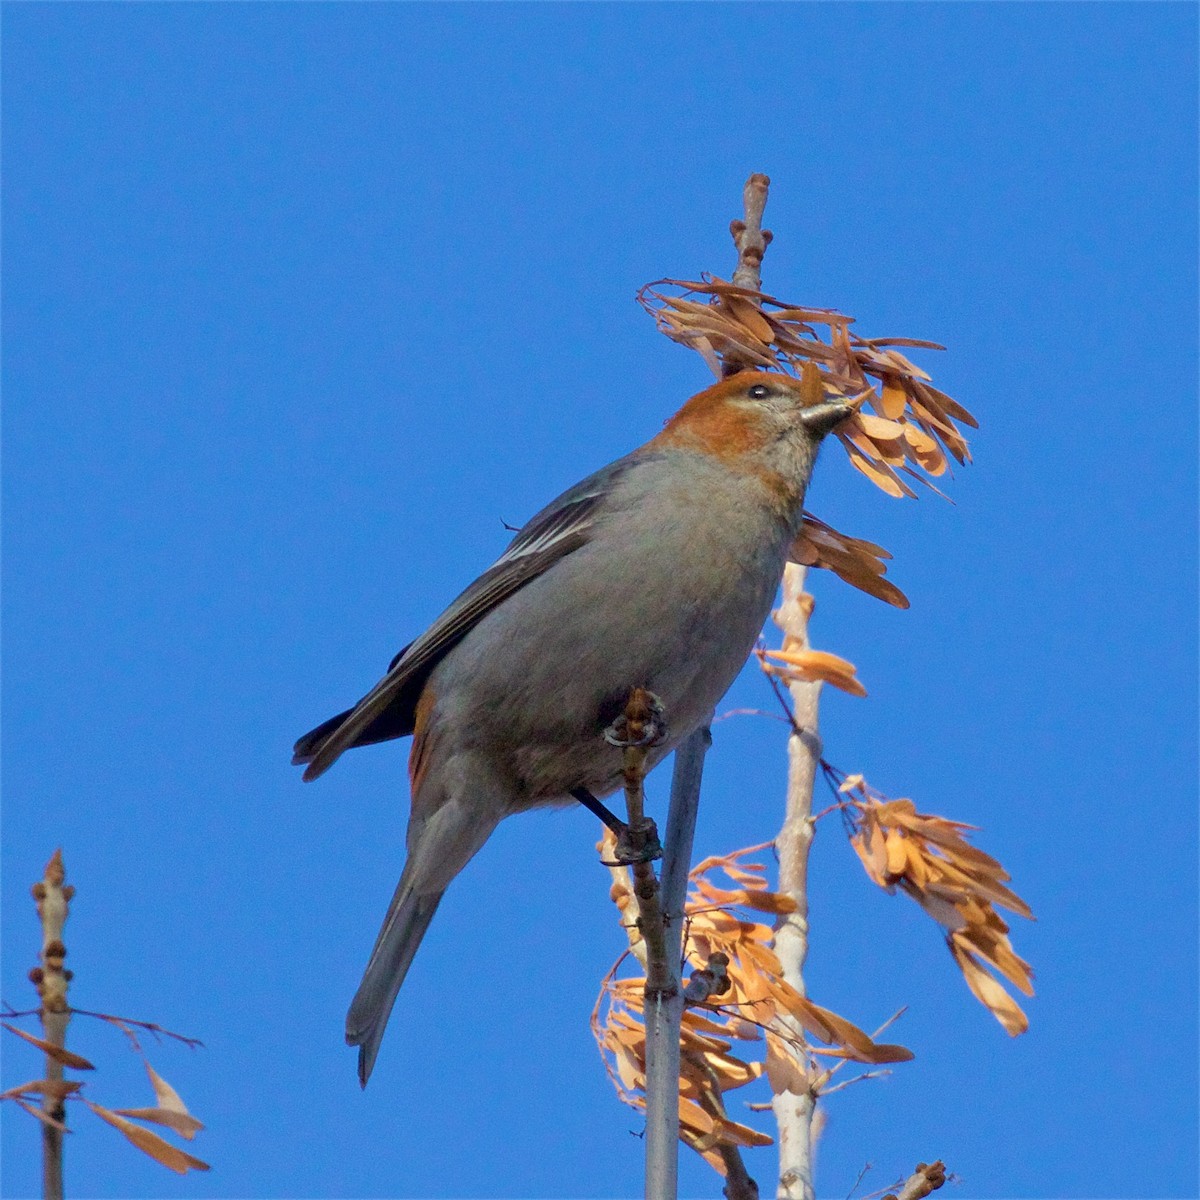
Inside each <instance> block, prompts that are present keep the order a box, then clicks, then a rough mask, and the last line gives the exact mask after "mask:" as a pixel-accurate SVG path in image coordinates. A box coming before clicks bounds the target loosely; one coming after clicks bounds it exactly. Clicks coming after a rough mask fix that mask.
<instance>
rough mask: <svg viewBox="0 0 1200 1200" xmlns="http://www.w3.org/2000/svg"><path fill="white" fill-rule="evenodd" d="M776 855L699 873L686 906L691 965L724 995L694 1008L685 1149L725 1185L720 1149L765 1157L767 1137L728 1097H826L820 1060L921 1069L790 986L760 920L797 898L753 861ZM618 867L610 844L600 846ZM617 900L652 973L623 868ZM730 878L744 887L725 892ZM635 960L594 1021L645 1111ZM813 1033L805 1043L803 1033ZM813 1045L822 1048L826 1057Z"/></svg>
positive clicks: (612, 1070)
mask: <svg viewBox="0 0 1200 1200" xmlns="http://www.w3.org/2000/svg"><path fill="white" fill-rule="evenodd" d="M765 848H766V847H764V846H752V847H750V848H749V849H746V850H738V851H735V852H734V853H733V854H727V855H722V856H720V857H714V858H707V859H705V860H704V861H703V862H701V863H699V864H698V865H697V866H696V867H695V868H693V870H692V871H691V873H690V876H689V880H690V887H689V892H688V899H687V905H686V925H685V931H686V936H685V945H684V948H685V953H686V957H687V962H688V964H689V966H690V967H691V968H692V969H693V971H695V972H696V973H697V974H699V975H701V976H703V975H704V974H705V973H711V972H712V970H713V964H714V963H715V964H717V965H718V966H719V967H720V969H721V972H722V973H723V980H722V984H723V986H724V985H727V986H724V990H723V991H722V992H720V993H719V994H717V995H715V996H713V997H712V998H711V999H712V1000H714V1001H716V1003H707V1004H704V1005H697V1006H695V1007H689V1008H687V1009H686V1010H685V1012H684V1014H683V1025H682V1029H681V1031H680V1063H681V1065H680V1102H679V1120H680V1131H679V1136H680V1137H681V1139H682V1140H683V1141H684V1142H686V1143H687V1145H689V1146H691V1147H692V1148H693V1149H694V1150H696V1151H697V1152H698V1153H699V1154H701V1155H703V1157H704V1158H705V1159H706V1160H707V1161H708V1162H709V1163H710V1164H711V1165H712V1166H713V1167H714V1168H715V1169H716V1170H717V1171H718V1172H720V1173H721V1174H724V1173H725V1162H724V1159H723V1158H722V1155H721V1153H720V1147H721V1146H722V1145H725V1146H766V1145H770V1144H771V1141H772V1139H771V1138H770V1136H769V1135H767V1134H765V1133H762V1132H760V1131H759V1130H756V1129H753V1128H751V1127H750V1126H748V1125H745V1124H742V1123H741V1122H739V1121H735V1120H734V1119H733V1118H732V1117H730V1116H729V1114H728V1112H727V1111H726V1108H725V1103H724V1095H725V1093H726V1092H729V1091H731V1090H733V1089H734V1088H738V1087H742V1086H743V1085H745V1084H747V1083H750V1082H751V1081H752V1080H755V1079H758V1078H759V1077H760V1076H762V1075H763V1074H764V1073H765V1074H767V1075H768V1077H770V1078H771V1079H772V1082H784V1083H786V1084H787V1085H788V1086H791V1085H794V1087H792V1090H795V1091H797V1092H803V1091H805V1090H811V1091H812V1092H813V1093H814V1094H817V1093H819V1091H820V1089H821V1086H822V1084H823V1083H824V1082H825V1080H826V1079H827V1078H828V1076H827V1073H826V1072H827V1068H826V1067H823V1066H822V1065H821V1064H820V1063H819V1062H818V1060H817V1059H816V1057H815V1056H816V1055H823V1056H827V1057H829V1058H833V1059H851V1060H854V1061H857V1062H865V1063H886V1062H900V1061H904V1060H906V1059H909V1058H911V1057H912V1055H911V1054H910V1052H909V1051H908V1050H906V1049H905V1048H904V1047H903V1046H895V1045H887V1044H882V1043H877V1042H875V1041H874V1040H873V1039H872V1038H871V1037H870V1036H869V1035H868V1034H867V1033H865V1032H864V1031H863V1030H862V1029H860V1028H859V1027H858V1026H857V1025H854V1024H853V1023H852V1022H850V1021H847V1020H846V1019H845V1018H844V1017H841V1016H838V1014H837V1013H834V1012H831V1011H830V1010H829V1009H827V1008H822V1007H821V1006H820V1005H818V1004H814V1003H813V1002H812V1001H811V1000H808V999H807V998H806V997H804V996H802V995H800V993H799V992H797V991H796V989H795V988H793V987H792V986H791V985H790V984H788V983H787V982H785V980H784V978H783V968H782V967H781V965H780V962H779V959H778V957H777V956H776V954H775V951H774V949H773V941H774V932H773V930H772V929H771V927H770V926H769V925H766V924H763V923H761V922H760V921H758V920H756V919H755V917H754V914H768V915H771V916H779V915H781V914H784V913H789V912H792V911H793V910H794V907H795V904H794V901H792V900H791V899H790V898H789V897H787V896H784V895H781V894H780V893H778V892H773V891H771V890H770V889H769V888H768V887H767V881H766V874H765V867H764V866H763V864H761V863H755V862H750V861H747V860H748V858H749V857H750V856H751V855H753V854H756V853H758V852H760V851H762V850H764V849H765ZM600 852H601V857H602V858H605V859H611V857H612V843H611V841H609V840H608V838H606V840H605V841H604V842H602V843H601V844H600ZM612 870H613V879H614V883H613V888H612V892H611V895H612V899H613V902H614V903H615V904H616V906H617V908H618V910H619V911H620V913H621V919H622V923H623V925H624V928H625V931H626V934H627V935H628V937H629V942H630V949H629V951H628V954H631V955H632V956H633V957H634V958H635V959H639V960H642V961H644V947H643V946H642V943H641V935H640V933H639V932H638V930H637V927H636V920H637V905H636V902H635V900H634V898H633V891H632V884H631V881H630V879H629V875H628V872H627V871H626V870H625V869H624V868H613V869H612ZM718 872H721V873H723V874H724V876H726V877H727V878H728V880H729V881H731V882H732V884H733V885H734V886H733V887H727V886H719V885H718V883H717V882H716V881H715V879H714V876H715V875H716V874H717V873H718ZM625 958H626V955H622V958H621V959H619V960H618V961H617V963H615V964H614V966H613V968H612V970H611V971H610V972H609V974H608V976H607V978H606V979H605V981H604V983H603V985H602V987H601V991H600V996H599V997H598V999H597V1001H596V1008H595V1010H594V1012H593V1014H592V1031H593V1033H594V1034H595V1036H596V1040H597V1042H598V1044H599V1046H600V1051H601V1054H602V1056H603V1057H604V1061H605V1065H606V1067H607V1068H608V1071H609V1075H610V1077H611V1079H612V1081H613V1084H614V1086H615V1087H616V1089H617V1093H618V1094H619V1095H620V1097H621V1098H622V1099H623V1100H624V1101H625V1102H626V1103H627V1104H630V1105H632V1106H633V1107H635V1108H639V1109H640V1108H644V1106H645V1098H644V1089H645V1083H646V1059H645V1054H646V1034H645V1026H644V1023H643V1015H642V999H643V989H644V987H645V982H646V981H645V979H644V977H640V976H638V977H625V978H618V974H617V972H618V970H619V968H620V966H621V964H622V962H623V961H624V959H625ZM797 1028H799V1029H801V1030H803V1031H804V1036H803V1037H798V1036H797V1034H796V1032H795V1030H796V1029H797ZM738 1042H740V1043H743V1044H752V1043H755V1042H758V1043H764V1042H765V1047H764V1052H763V1053H762V1055H761V1060H750V1059H749V1058H747V1057H742V1056H743V1055H745V1054H746V1053H747V1051H746V1050H739V1051H738V1052H736V1053H735V1052H734V1044H735V1043H738ZM813 1042H821V1043H824V1045H821V1046H816V1045H813V1044H812V1043H813Z"/></svg>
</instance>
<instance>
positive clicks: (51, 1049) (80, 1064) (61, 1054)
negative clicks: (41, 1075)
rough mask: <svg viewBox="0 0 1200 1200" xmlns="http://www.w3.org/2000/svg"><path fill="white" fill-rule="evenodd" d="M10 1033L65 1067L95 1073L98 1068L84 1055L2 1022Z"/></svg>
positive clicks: (0, 1022) (0, 1023)
mask: <svg viewBox="0 0 1200 1200" xmlns="http://www.w3.org/2000/svg"><path fill="white" fill-rule="evenodd" d="M0 1025H3V1026H4V1028H5V1029H7V1030H8V1032H9V1033H15V1034H16V1035H17V1037H19V1038H24V1039H25V1040H26V1041H27V1042H28V1043H29V1044H30V1045H31V1046H36V1047H37V1048H38V1049H39V1050H44V1051H45V1052H46V1053H47V1054H48V1055H49V1056H50V1057H51V1058H53V1059H54V1060H55V1061H56V1062H60V1063H62V1065H63V1066H64V1067H73V1068H74V1069H75V1070H76V1071H94V1070H95V1069H96V1068H95V1067H94V1066H93V1065H92V1064H91V1063H90V1062H88V1060H87V1059H86V1058H84V1057H83V1056H82V1055H79V1054H74V1053H72V1052H71V1051H70V1050H64V1049H63V1047H62V1046H56V1045H54V1043H53V1042H47V1041H44V1040H43V1039H42V1038H40V1037H34V1036H33V1034H32V1033H26V1032H25V1030H23V1029H18V1028H17V1027H16V1026H15V1025H10V1024H9V1023H8V1022H7V1021H0Z"/></svg>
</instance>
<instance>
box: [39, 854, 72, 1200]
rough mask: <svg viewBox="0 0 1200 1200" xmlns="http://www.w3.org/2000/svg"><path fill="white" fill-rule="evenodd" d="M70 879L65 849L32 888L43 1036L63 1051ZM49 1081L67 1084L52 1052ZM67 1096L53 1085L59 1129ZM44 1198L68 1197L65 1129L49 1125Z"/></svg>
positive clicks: (45, 1128) (52, 1106)
mask: <svg viewBox="0 0 1200 1200" xmlns="http://www.w3.org/2000/svg"><path fill="white" fill-rule="evenodd" d="M66 878H67V872H66V868H65V867H64V866H63V860H62V850H61V849H59V850H55V852H54V854H53V855H52V856H51V858H50V861H49V862H48V863H47V864H46V871H45V875H44V877H43V878H42V879H41V880H39V881H38V882H37V883H35V884H34V885H33V898H34V900H35V901H36V902H37V912H38V916H39V917H40V918H41V922H42V952H41V955H40V958H41V965H40V966H37V967H34V968H33V970H32V971H30V972H29V978H30V980H31V981H32V982H33V984H34V985H35V986H36V987H37V990H38V996H39V997H40V998H41V1002H42V1036H43V1037H44V1039H45V1040H46V1041H47V1042H50V1043H51V1045H54V1046H57V1047H59V1049H64V1048H65V1047H66V1040H67V1022H68V1021H70V1019H71V1013H70V1009H69V1008H68V1006H67V984H68V983H69V982H70V979H71V972H70V971H67V970H64V969H63V960H64V959H65V958H66V956H67V949H66V946H65V945H64V944H63V926H64V925H65V924H66V922H67V916H68V913H69V909H70V903H71V897H72V896H74V895H75V889H74V888H73V887H71V886H70V884H66ZM64 884H65V886H64ZM46 1079H47V1081H48V1082H49V1083H50V1084H51V1085H53V1084H56V1083H57V1084H61V1083H62V1081H63V1065H62V1063H61V1062H60V1061H59V1060H58V1059H57V1058H55V1057H54V1056H53V1055H51V1054H47V1055H46ZM63 1095H64V1093H63V1090H62V1088H55V1087H54V1086H50V1087H47V1088H46V1091H45V1093H44V1095H43V1099H42V1110H43V1112H45V1114H46V1115H47V1116H48V1117H50V1118H52V1119H53V1120H54V1121H55V1122H57V1123H58V1125H59V1126H61V1125H62V1124H63V1120H64V1117H65V1115H66V1114H65V1111H64V1105H63ZM42 1194H43V1196H44V1197H45V1200H62V1194H63V1144H62V1129H61V1128H55V1126H53V1125H51V1124H50V1123H49V1122H47V1121H43V1122H42Z"/></svg>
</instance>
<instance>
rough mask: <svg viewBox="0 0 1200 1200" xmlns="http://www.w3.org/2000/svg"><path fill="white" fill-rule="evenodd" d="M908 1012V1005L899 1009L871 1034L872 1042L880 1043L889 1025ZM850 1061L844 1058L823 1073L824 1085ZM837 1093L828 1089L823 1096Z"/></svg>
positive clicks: (823, 1090) (823, 1092)
mask: <svg viewBox="0 0 1200 1200" xmlns="http://www.w3.org/2000/svg"><path fill="white" fill-rule="evenodd" d="M906 1012H908V1005H907V1004H902V1005H901V1006H900V1007H899V1008H898V1009H896V1011H895V1012H894V1013H892V1015H891V1016H890V1017H888V1019H887V1020H886V1021H884V1023H883V1024H882V1025H880V1027H879V1028H878V1029H876V1030H875V1032H874V1033H872V1034H871V1041H873V1042H876V1041H878V1040H879V1036H880V1034H882V1033H883V1032H884V1030H886V1029H887V1028H888V1026H889V1025H893V1024H894V1023H895V1022H896V1021H898V1020H900V1018H901V1017H902V1016H904V1014H905V1013H906ZM850 1061H851V1060H850V1059H848V1058H843V1059H842V1061H841V1062H838V1063H834V1065H833V1066H832V1067H829V1068H828V1069H827V1070H826V1071H825V1072H824V1073H823V1075H822V1077H821V1082H822V1084H825V1083H828V1082H829V1080H830V1079H832V1078H833V1077H834V1076H835V1075H836V1074H837V1073H838V1072H839V1071H840V1070H841V1069H842V1068H843V1067H844V1066H845V1065H846V1064H847V1063H848V1062H850ZM886 1073H887V1074H889V1075H890V1074H891V1072H890V1071H889V1072H886ZM851 1082H853V1080H851ZM841 1086H843V1085H842V1084H838V1087H841ZM836 1091H837V1088H828V1089H825V1088H823V1089H822V1094H823V1095H826V1096H828V1095H829V1093H830V1092H836Z"/></svg>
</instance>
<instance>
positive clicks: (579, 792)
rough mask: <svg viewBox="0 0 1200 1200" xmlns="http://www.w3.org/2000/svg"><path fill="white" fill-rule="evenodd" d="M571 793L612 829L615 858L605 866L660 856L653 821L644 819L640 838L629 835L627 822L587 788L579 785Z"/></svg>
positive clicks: (658, 842) (656, 832)
mask: <svg viewBox="0 0 1200 1200" xmlns="http://www.w3.org/2000/svg"><path fill="white" fill-rule="evenodd" d="M571 795H572V796H574V797H575V799H576V800H578V801H579V803H580V804H582V805H583V807H584V808H586V809H587V810H588V812H590V813H593V814H594V815H595V816H597V817H599V818H600V820H601V821H603V822H604V824H605V825H607V826H608V828H609V829H611V830H612V831H613V833H614V834H615V835H616V838H617V846H616V856H617V857H616V860H615V861H614V862H612V863H605V864H604V865H605V866H606V867H607V866H618V867H621V866H625V867H627V866H630V865H631V864H632V863H635V862H653V861H654V860H655V859H657V858H662V843H661V842H660V841H659V840H658V829H657V828H656V827H655V824H654V822H653V821H651V820H650V819H649V818H647V819H646V821H645V823H644V825H643V829H644V834H643V836H642V838H636V837H631V836H630V829H629V825H628V823H627V822H625V821H622V820H621V818H620V817H618V816H617V814H616V813H615V812H613V811H612V809H611V808H609V807H608V806H607V805H605V804H604V803H603V802H602V801H600V800H597V799H596V797H595V796H593V795H592V793H591V792H589V791H588V790H587V788H584V787H579V788H572V789H571Z"/></svg>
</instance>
